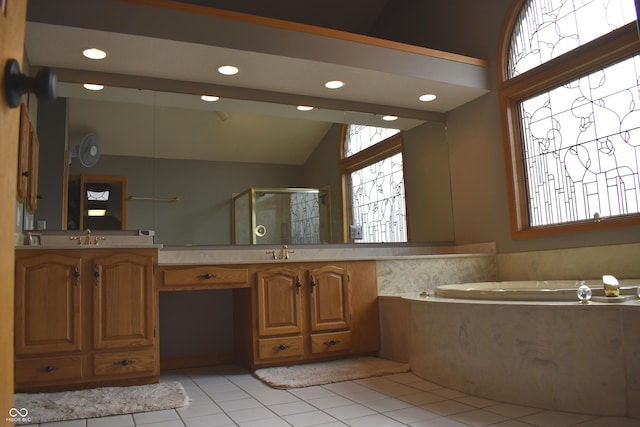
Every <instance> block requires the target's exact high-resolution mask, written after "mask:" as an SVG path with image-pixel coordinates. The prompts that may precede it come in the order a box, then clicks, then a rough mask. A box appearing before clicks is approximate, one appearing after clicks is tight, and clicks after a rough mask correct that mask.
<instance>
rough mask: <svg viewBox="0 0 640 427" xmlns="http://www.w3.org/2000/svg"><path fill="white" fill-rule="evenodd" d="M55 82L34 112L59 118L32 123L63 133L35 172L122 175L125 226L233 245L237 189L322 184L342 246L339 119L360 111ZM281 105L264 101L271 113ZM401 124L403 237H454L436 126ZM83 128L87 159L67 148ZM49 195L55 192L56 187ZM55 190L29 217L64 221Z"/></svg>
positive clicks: (45, 176) (440, 130)
mask: <svg viewBox="0 0 640 427" xmlns="http://www.w3.org/2000/svg"><path fill="white" fill-rule="evenodd" d="M60 91H61V94H62V95H63V96H62V97H61V98H60V99H59V100H58V101H56V102H55V103H54V104H47V105H42V106H40V110H41V112H40V113H39V116H40V117H44V116H48V117H58V118H59V120H62V121H63V123H62V124H60V123H49V120H47V121H44V120H43V121H42V123H41V128H40V129H39V132H40V133H41V134H43V135H48V136H49V137H52V136H53V135H52V134H53V133H55V132H56V129H57V132H58V133H63V134H64V135H63V136H61V137H60V138H58V139H57V140H58V143H57V144H58V150H57V151H58V153H57V155H56V156H54V157H51V156H49V157H50V159H51V161H49V162H44V163H45V166H44V167H43V168H42V169H41V174H42V180H46V181H51V177H56V176H59V174H60V173H61V171H62V170H64V166H65V164H64V163H65V162H69V164H68V174H67V175H68V176H67V177H66V178H64V179H65V180H66V181H67V184H68V183H69V180H70V179H71V180H73V179H74V177H79V176H101V177H109V176H112V177H123V178H125V179H126V194H125V195H123V198H124V203H125V206H124V209H123V212H125V215H126V216H125V218H124V220H123V223H126V228H128V229H150V230H154V231H155V233H156V242H158V243H162V244H164V245H228V244H231V243H232V242H233V235H232V225H233V220H232V208H231V206H232V204H231V203H232V197H233V195H234V194H238V193H241V192H243V191H245V190H247V189H249V188H252V187H267V188H290V187H296V188H299V187H303V188H327V189H330V195H331V203H330V206H331V209H332V212H331V220H332V223H331V225H330V229H331V230H332V231H331V237H330V242H331V243H342V242H341V219H342V213H341V211H340V210H341V207H342V201H341V196H340V179H339V170H338V145H339V132H340V129H341V126H342V122H343V121H344V120H345V118H346V120H353V121H357V120H365V119H364V118H362V117H359V116H366V115H364V114H356V113H351V114H352V117H349V115H348V114H345V113H340V114H338V116H337V117H339V119H340V122H337V121H336V122H332V121H327V119H324V118H323V120H314V119H299V118H298V119H294V118H291V117H287V114H279V115H278V114H273V115H268V114H264V113H256V112H255V108H256V106H255V105H253V106H251V105H250V104H251V103H247V102H244V103H242V102H240V101H233V100H229V101H232V102H228V103H227V104H226V109H225V111H223V112H222V113H221V112H220V111H221V110H216V109H214V107H213V106H211V105H210V104H207V103H205V102H203V101H202V100H200V99H199V97H197V96H193V95H179V94H169V93H158V92H151V91H138V90H135V91H133V92H132V91H130V90H129V89H122V88H105V90H104V91H103V92H102V93H93V92H88V91H86V90H85V89H82V88H81V86H80V85H76V84H67V83H61V84H60ZM222 105H224V103H221V104H218V105H217V106H215V108H218V109H219V108H221V106H222ZM263 107H264V106H263ZM279 108H283V107H282V106H278V105H273V106H272V111H277V109H279ZM43 110H44V111H43ZM51 110H59V111H51ZM267 110H268V109H267ZM319 114H324V115H327V114H329V113H328V112H320V113H319ZM331 114H336V112H331ZM365 121H366V120H365ZM399 124H400V125H402V126H404V127H405V128H406V130H404V137H405V152H406V155H405V156H406V161H405V163H406V164H405V174H406V179H407V180H408V182H407V185H406V187H407V199H408V200H407V205H408V208H409V209H410V211H409V221H410V227H409V233H410V234H409V239H410V241H413V242H416V241H451V240H453V229H452V222H453V219H452V213H451V195H450V183H449V169H448V164H449V163H448V148H447V141H446V129H445V126H444V124H443V123H441V122H425V121H417V120H408V121H405V122H404V123H403V122H400V123H399ZM47 127H49V129H48V128H47ZM86 135H92V136H94V137H95V139H96V140H97V143H98V144H99V150H100V155H99V159H98V160H97V162H95V164H94V165H92V166H91V167H87V166H85V165H83V163H82V162H81V161H79V159H78V158H77V157H75V156H74V155H73V154H71V153H73V152H75V150H77V147H78V144H80V143H81V141H82V140H83V138H85V137H86ZM52 139H53V140H54V141H55V138H52ZM247 144H249V145H247ZM54 145H55V144H54ZM240 146H242V147H245V148H243V149H240V148H238V147H240ZM248 146H250V147H251V148H250V149H247V148H246V147H248ZM48 149H49V150H51V149H52V147H51V146H49V147H48ZM69 157H71V159H70V160H69ZM56 158H57V159H60V160H59V163H58V164H56V162H55V160H54V159H56ZM53 180H54V181H55V178H54V179H53ZM43 191H46V190H43ZM49 193H50V194H52V195H53V194H55V188H51V187H50V189H49ZM59 194H60V197H59V200H58V199H57V198H56V197H54V196H52V197H48V196H49V195H45V196H44V197H43V199H42V201H41V207H40V209H39V211H38V213H37V214H36V217H37V219H46V220H47V224H48V227H49V228H61V229H62V228H64V227H65V226H66V224H65V223H64V222H63V221H60V223H58V224H56V221H55V220H52V219H51V212H57V211H59V210H61V208H62V206H63V203H64V200H63V197H62V194H63V193H62V188H61V189H60V193H59ZM85 228H86V227H85Z"/></svg>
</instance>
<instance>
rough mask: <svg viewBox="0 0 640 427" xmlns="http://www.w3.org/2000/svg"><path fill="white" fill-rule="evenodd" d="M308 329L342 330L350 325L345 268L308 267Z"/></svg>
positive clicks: (333, 266)
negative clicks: (309, 326)
mask: <svg viewBox="0 0 640 427" xmlns="http://www.w3.org/2000/svg"><path fill="white" fill-rule="evenodd" d="M309 286H310V287H311V291H310V300H309V310H310V313H309V315H310V321H311V331H312V332H317V331H329V330H338V329H346V328H349V326H350V325H351V291H350V286H349V271H348V269H347V268H344V267H339V266H335V265H327V266H323V267H319V268H316V269H313V270H309Z"/></svg>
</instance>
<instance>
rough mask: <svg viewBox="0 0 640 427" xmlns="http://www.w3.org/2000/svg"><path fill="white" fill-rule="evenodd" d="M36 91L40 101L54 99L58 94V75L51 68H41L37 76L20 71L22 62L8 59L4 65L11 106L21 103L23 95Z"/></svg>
mask: <svg viewBox="0 0 640 427" xmlns="http://www.w3.org/2000/svg"><path fill="white" fill-rule="evenodd" d="M27 92H32V93H35V94H36V96H37V97H38V100H40V101H53V100H54V99H56V97H57V94H58V77H56V74H55V73H54V72H53V70H52V69H51V68H47V67H44V68H41V69H40V70H39V71H38V73H37V74H36V76H35V77H29V76H27V75H25V74H22V73H21V72H20V64H18V61H16V60H15V59H9V60H7V64H6V65H5V67H4V94H5V97H6V98H7V104H9V107H11V108H16V107H17V106H18V105H20V99H21V98H22V95H24V94H25V93H27Z"/></svg>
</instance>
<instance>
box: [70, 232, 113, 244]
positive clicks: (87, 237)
mask: <svg viewBox="0 0 640 427" xmlns="http://www.w3.org/2000/svg"><path fill="white" fill-rule="evenodd" d="M69 240H76V241H77V242H78V245H95V246H97V245H98V242H99V241H100V240H107V238H106V237H103V236H95V237H94V238H93V242H92V241H91V230H89V229H88V228H87V230H86V234H85V236H84V240H83V238H82V237H80V236H73V237H69Z"/></svg>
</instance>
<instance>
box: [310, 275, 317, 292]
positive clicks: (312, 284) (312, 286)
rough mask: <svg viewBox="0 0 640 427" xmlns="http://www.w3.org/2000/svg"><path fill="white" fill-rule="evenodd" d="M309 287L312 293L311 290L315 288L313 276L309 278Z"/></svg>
mask: <svg viewBox="0 0 640 427" xmlns="http://www.w3.org/2000/svg"><path fill="white" fill-rule="evenodd" d="M309 285H310V286H311V292H313V288H315V286H316V285H317V283H316V279H314V278H313V276H311V281H310V282H309Z"/></svg>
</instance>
